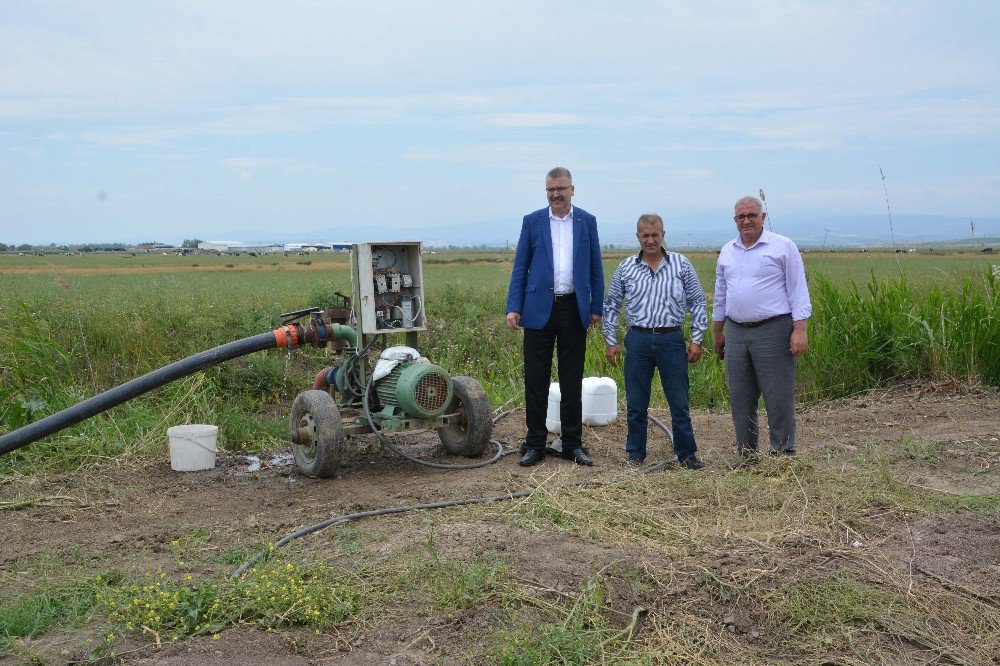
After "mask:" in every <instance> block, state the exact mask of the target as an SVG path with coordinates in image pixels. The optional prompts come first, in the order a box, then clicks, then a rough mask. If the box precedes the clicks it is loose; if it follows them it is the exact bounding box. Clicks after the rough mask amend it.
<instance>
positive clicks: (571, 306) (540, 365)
mask: <svg viewBox="0 0 1000 666" xmlns="http://www.w3.org/2000/svg"><path fill="white" fill-rule="evenodd" d="M553 349H555V350H556V353H557V356H558V362H559V365H558V373H559V390H560V392H561V394H562V397H561V400H560V405H559V420H560V421H561V422H562V445H563V451H572V450H573V449H578V448H580V446H582V444H583V439H582V436H583V405H582V403H581V394H582V392H583V362H584V359H585V358H586V355H587V329H586V328H584V327H583V325H582V324H581V323H580V311H579V310H578V309H577V306H576V299H575V298H564V299H560V300H557V301H554V302H553V303H552V314H551V315H550V316H549V321H548V322H547V323H546V324H545V326H544V327H543V328H526V329H524V406H525V412H526V417H525V420H526V422H527V426H528V435H527V436H526V437H525V439H524V444H525V446H526V447H527V448H529V449H539V450H540V449H543V448H544V447H545V441H546V437H547V435H548V430H547V429H546V427H545V413H546V411H547V410H548V401H549V378H550V377H551V376H552V352H553Z"/></svg>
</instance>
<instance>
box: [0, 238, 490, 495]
mask: <svg viewBox="0 0 1000 666" xmlns="http://www.w3.org/2000/svg"><path fill="white" fill-rule="evenodd" d="M351 276H352V284H353V293H352V295H351V296H347V295H345V294H341V293H339V292H336V294H335V295H336V296H337V298H339V299H340V300H339V303H338V304H337V305H336V306H335V307H332V308H328V309H327V310H326V311H325V312H324V311H323V310H322V309H321V308H318V307H316V308H306V309H305V310H298V311H296V312H288V313H285V314H283V315H282V322H281V326H279V327H278V328H277V329H275V330H273V331H270V332H268V333H261V334H259V335H254V336H251V337H249V338H243V339H242V340H236V341H234V342H229V343H227V344H224V345H220V346H218V347H215V348H213V349H209V350H206V351H203V352H199V353H198V354H194V355H193V356H189V357H187V358H184V359H181V360H179V361H176V362H175V363H171V364H170V365H168V366H165V367H163V368H160V369H158V370H154V371H153V372H150V373H148V374H146V375H143V376H141V377H137V378H136V379H133V380H131V381H128V382H126V383H124V384H122V385H120V386H116V387H114V388H112V389H110V390H108V391H105V392H104V393H100V394H98V395H95V396H93V397H92V398H88V399H87V400H84V401H83V402H81V403H79V404H76V405H73V406H72V407H68V408H66V409H64V410H62V411H60V412H56V413H55V414H51V415H49V416H46V417H45V418H43V419H40V420H38V421H36V422H34V423H31V424H29V425H26V426H24V427H22V428H18V429H17V430H13V431H11V432H8V433H6V434H4V435H0V455H3V454H6V453H10V452H11V451H14V450H16V449H19V448H21V447H23V446H27V445H28V444H30V443H32V442H36V441H38V440H40V439H43V438H45V437H47V436H49V435H51V434H53V433H55V432H58V431H60V430H63V429H65V428H68V427H70V426H72V425H75V424H77V423H80V422H81V421H84V420H86V419H88V418H90V417H91V416H94V415H95V414H99V413H101V412H103V411H106V410H108V409H111V408H112V407H115V406H116V405H120V404H122V403H123V402H127V401H128V400H131V399H133V398H135V397H137V396H140V395H142V394H144V393H148V392H149V391H152V390H154V389H156V388H159V387H160V386H163V385H164V384H167V383H170V382H172V381H176V380H177V379H181V378H182V377H187V376H188V375H192V374H194V373H196V372H199V371H201V370H204V369H206V368H209V367H211V366H213V365H218V364H219V363H222V362H224V361H228V360H231V359H234V358H238V357H240V356H246V355H247V354H251V353H254V352H258V351H263V350H265V349H274V348H276V347H277V348H288V349H291V348H292V347H299V346H302V345H306V344H309V345H312V346H313V347H322V348H326V349H327V350H329V352H330V353H331V354H332V355H333V356H334V358H335V359H336V360H337V362H336V363H334V364H333V365H331V366H329V367H327V368H324V369H323V370H321V371H320V372H319V374H318V375H317V376H316V380H315V381H314V383H313V388H312V390H309V391H303V392H302V393H300V394H299V395H298V396H297V397H296V398H295V401H294V402H293V403H292V411H291V414H290V416H289V430H290V433H289V436H290V439H291V442H292V452H293V455H294V459H295V463H296V465H297V467H298V469H299V471H301V472H302V473H303V474H305V475H308V476H318V477H332V476H334V475H335V474H336V472H337V467H338V466H339V464H340V458H341V455H342V453H343V448H344V444H345V442H346V439H347V437H349V436H351V435H360V434H364V433H373V434H374V435H375V437H376V438H378V440H379V441H380V442H381V443H382V444H383V445H384V446H385V447H386V448H388V449H390V450H391V451H393V452H394V453H396V454H398V455H400V456H401V457H403V458H406V459H407V460H411V461H413V462H417V463H420V464H422V465H427V466H429V467H434V468H437V469H470V468H473V467H482V466H484V465H489V464H490V463H494V462H496V461H497V460H499V459H500V457H501V456H502V455H503V453H504V451H503V446H502V445H501V444H500V443H499V442H496V440H491V439H490V435H491V433H492V430H493V420H492V411H493V410H492V407H491V405H490V400H489V398H488V397H487V395H486V392H485V391H483V387H482V386H480V385H479V383H478V382H477V381H476V380H474V379H472V378H471V377H451V376H450V375H449V374H448V373H447V372H446V371H445V370H444V369H442V368H440V367H438V366H436V365H433V364H431V363H429V362H428V361H427V359H425V358H423V357H422V356H421V355H420V352H419V351H418V350H417V339H418V338H417V334H418V333H419V332H420V331H424V330H426V319H425V315H424V295H423V270H422V266H421V247H420V243H419V242H393V243H362V244H358V245H354V246H353V248H352V251H351ZM324 315H325V316H326V318H325V319H324ZM302 320H305V321H302ZM359 330H360V332H359ZM394 334H404V335H405V336H406V345H404V346H397V347H389V348H386V340H387V339H388V336H389V335H394ZM379 342H381V343H382V344H381V347H380V352H381V353H380V358H378V359H377V363H375V364H374V367H372V364H371V363H370V362H369V354H371V353H372V352H373V350H374V348H375V346H376V343H379ZM428 429H435V430H437V432H438V435H439V436H440V439H441V444H442V445H443V447H444V449H445V450H446V451H447V452H448V453H450V454H452V455H461V456H467V457H477V456H480V455H481V454H482V453H483V451H484V449H485V448H486V445H487V444H489V443H491V442H492V443H493V444H494V445H496V447H497V452H496V454H495V455H494V456H493V457H491V458H489V459H488V460H484V461H479V462H473V463H469V464H465V465H449V464H442V463H435V462H430V461H424V460H419V459H417V458H414V457H413V456H411V455H410V454H408V453H406V452H405V451H402V450H400V449H399V448H397V447H395V446H394V445H393V444H392V443H391V442H390V441H389V440H388V439H387V438H386V436H385V435H386V434H391V433H399V432H405V431H414V430H428Z"/></svg>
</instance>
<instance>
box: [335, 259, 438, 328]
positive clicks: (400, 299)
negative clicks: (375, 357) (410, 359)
mask: <svg viewBox="0 0 1000 666" xmlns="http://www.w3.org/2000/svg"><path fill="white" fill-rule="evenodd" d="M351 259H352V266H351V271H352V278H353V281H354V302H355V303H357V304H358V316H359V318H360V322H359V323H360V329H361V333H364V334H367V335H371V334H375V333H404V332H410V331H424V330H427V320H426V317H425V315H424V289H423V284H424V275H423V266H422V264H421V244H420V242H419V241H388V242H384V243H359V244H357V245H355V246H354V251H353V252H352V253H351Z"/></svg>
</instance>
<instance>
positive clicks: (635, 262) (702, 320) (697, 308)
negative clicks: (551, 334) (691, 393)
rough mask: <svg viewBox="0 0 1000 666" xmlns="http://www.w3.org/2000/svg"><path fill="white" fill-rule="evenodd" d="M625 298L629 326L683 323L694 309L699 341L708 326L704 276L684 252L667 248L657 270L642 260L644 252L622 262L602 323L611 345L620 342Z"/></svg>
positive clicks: (693, 330) (694, 327)
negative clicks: (702, 286) (703, 288)
mask: <svg viewBox="0 0 1000 666" xmlns="http://www.w3.org/2000/svg"><path fill="white" fill-rule="evenodd" d="M623 299H624V301H625V322H626V324H627V325H628V326H641V327H643V328H658V327H661V326H682V325H683V324H684V317H685V315H686V314H687V313H688V312H690V313H691V339H692V340H693V341H694V342H697V343H699V344H700V343H701V337H702V334H703V333H704V332H705V330H706V329H707V328H708V311H707V309H706V306H705V292H704V291H703V290H702V288H701V280H699V279H698V273H696V272H695V270H694V266H692V265H691V262H690V261H688V258H687V257H685V256H684V255H683V254H677V253H676V252H667V251H666V250H664V251H663V260H662V261H661V262H660V265H659V266H658V267H657V269H656V271H655V272H654V271H653V270H651V269H650V268H649V266H648V265H647V264H646V262H644V261H643V260H642V252H640V253H639V254H637V255H634V256H631V257H627V258H626V259H625V260H624V261H622V263H620V264H619V265H618V268H617V269H615V274H614V276H613V277H612V278H611V286H609V287H608V292H607V295H606V296H605V298H604V318H603V319H602V323H601V330H602V332H603V333H604V340H605V342H607V343H608V344H609V345H615V344H618V342H617V340H618V312H619V310H621V306H622V300H623Z"/></svg>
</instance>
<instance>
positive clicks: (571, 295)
mask: <svg viewBox="0 0 1000 666" xmlns="http://www.w3.org/2000/svg"><path fill="white" fill-rule="evenodd" d="M570 298H574V299H575V298H576V294H575V293H574V292H572V291H571V292H569V293H568V294H556V295H555V296H553V297H552V300H554V301H565V300H567V299H570Z"/></svg>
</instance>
